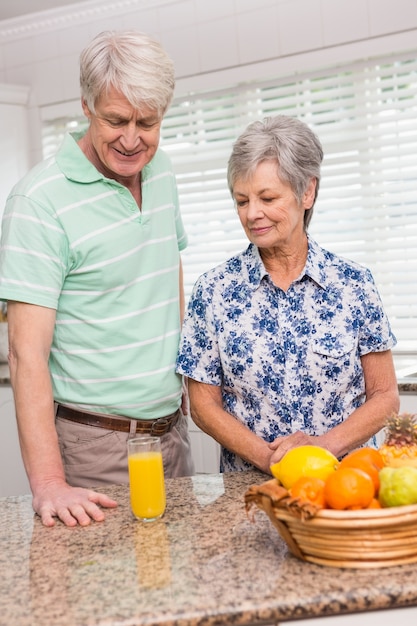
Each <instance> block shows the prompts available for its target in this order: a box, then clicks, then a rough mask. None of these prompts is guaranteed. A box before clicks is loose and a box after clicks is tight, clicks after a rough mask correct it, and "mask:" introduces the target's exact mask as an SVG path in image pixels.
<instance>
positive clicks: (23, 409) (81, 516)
mask: <svg viewBox="0 0 417 626" xmlns="http://www.w3.org/2000/svg"><path fill="white" fill-rule="evenodd" d="M7 317H8V325H9V366H10V379H11V383H12V388H13V394H14V401H15V408H16V417H17V425H18V432H19V440H20V447H21V451H22V458H23V462H24V465H25V469H26V473H27V475H28V478H29V482H30V486H31V490H32V494H33V508H34V510H35V511H36V513H38V515H40V517H41V519H42V522H43V524H45V526H52V525H53V524H54V523H55V521H54V517H59V518H60V519H61V520H62V521H63V522H64V523H65V524H66V525H67V526H75V525H76V524H77V523H79V524H81V525H83V526H85V525H87V524H89V523H90V521H91V519H93V520H95V521H101V520H103V519H104V513H103V511H102V510H101V509H100V508H99V507H98V506H97V505H101V506H104V507H113V506H116V503H115V502H114V500H111V499H110V498H108V497H107V496H105V495H103V494H98V493H95V492H94V491H90V490H88V489H81V488H75V487H70V486H69V485H68V484H67V483H66V481H65V474H64V468H63V464H62V459H61V455H60V452H59V446H58V436H57V432H56V428H55V415H54V400H53V395H52V386H51V379H50V373H49V369H48V359H49V352H50V347H51V343H52V336H53V332H54V325H55V311H54V310H53V309H49V308H46V307H40V306H35V305H32V304H26V303H22V302H9V303H8V305H7Z"/></svg>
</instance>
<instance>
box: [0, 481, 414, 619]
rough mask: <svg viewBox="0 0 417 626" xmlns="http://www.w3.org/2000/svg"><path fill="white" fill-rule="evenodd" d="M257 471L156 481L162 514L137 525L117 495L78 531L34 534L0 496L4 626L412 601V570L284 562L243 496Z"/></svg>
mask: <svg viewBox="0 0 417 626" xmlns="http://www.w3.org/2000/svg"><path fill="white" fill-rule="evenodd" d="M265 478H266V476H265V475H264V474H262V473H260V472H236V473H230V474H210V475H209V474H205V475H198V476H194V477H192V478H178V479H169V480H167V481H166V482H167V510H166V514H165V516H164V517H163V518H162V519H161V520H158V521H157V522H154V523H151V524H148V525H146V524H142V523H140V522H138V521H136V520H135V519H134V518H133V516H132V514H131V512H130V507H129V494H128V488H127V487H124V486H111V487H108V488H105V489H104V488H103V489H102V491H103V492H105V493H108V494H109V495H110V496H112V497H115V498H116V499H117V500H118V502H119V506H118V508H117V509H114V510H108V511H107V514H106V520H105V521H104V522H102V523H93V524H91V525H90V526H88V527H85V528H81V527H77V528H66V527H65V526H63V525H62V524H61V523H57V525H56V526H55V527H53V528H46V527H44V526H42V524H41V522H40V520H39V518H38V517H37V516H36V515H34V513H33V511H32V509H31V498H30V496H20V497H8V498H3V499H0V568H1V572H2V574H1V578H0V624H1V625H2V626H3V625H4V626H6V625H7V626H139V625H146V626H153V625H156V624H158V625H162V626H174V625H175V626H179V625H181V626H202V625H204V626H214V625H215V624H217V625H218V624H225V623H228V624H235V625H242V624H251V625H252V626H253V625H255V624H265V623H276V622H279V621H287V620H288V621H291V620H294V619H297V618H304V619H306V618H311V617H315V616H321V615H336V614H343V613H352V612H360V611H371V610H374V609H386V608H398V607H405V606H415V605H416V604H417V566H416V565H403V566H396V567H389V568H384V569H378V570H375V569H370V570H361V569H350V570H349V569H336V568H332V567H323V566H320V565H313V564H309V563H305V562H303V561H300V560H298V559H296V558H295V557H294V556H292V555H291V554H290V553H289V552H288V550H287V547H286V544H285V543H284V541H283V540H282V539H281V537H280V536H279V535H278V533H277V531H276V530H275V528H274V527H273V526H272V524H271V522H270V520H269V519H268V518H267V516H266V515H265V513H264V512H263V511H257V513H256V516H255V521H254V522H251V521H250V520H249V519H248V518H247V516H246V512H245V509H244V494H245V492H246V490H247V488H248V487H249V486H251V485H253V484H259V483H261V482H263V481H264V480H265Z"/></svg>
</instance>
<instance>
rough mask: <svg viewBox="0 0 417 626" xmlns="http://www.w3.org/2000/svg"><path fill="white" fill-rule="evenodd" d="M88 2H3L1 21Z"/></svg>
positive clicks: (39, 0)
mask: <svg viewBox="0 0 417 626" xmlns="http://www.w3.org/2000/svg"><path fill="white" fill-rule="evenodd" d="M83 2H88V0H11V1H10V0H1V1H0V20H8V19H11V18H13V17H20V16H22V15H27V14H28V13H38V12H39V11H47V10H48V9H57V8H60V7H65V6H71V5H73V4H81V3H83Z"/></svg>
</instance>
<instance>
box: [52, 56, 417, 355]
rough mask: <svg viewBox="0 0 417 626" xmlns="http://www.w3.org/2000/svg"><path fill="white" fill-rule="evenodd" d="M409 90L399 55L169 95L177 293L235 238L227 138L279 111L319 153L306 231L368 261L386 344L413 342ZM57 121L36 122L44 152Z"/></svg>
mask: <svg viewBox="0 0 417 626" xmlns="http://www.w3.org/2000/svg"><path fill="white" fill-rule="evenodd" d="M415 56H417V55H415ZM416 94H417V58H414V55H410V57H409V58H407V57H402V58H398V59H396V60H393V59H392V58H390V59H384V60H382V59H381V60H379V61H378V62H377V61H373V62H372V63H370V62H369V63H363V64H360V65H355V66H354V67H352V66H350V67H346V68H337V70H333V71H329V70H327V71H323V72H322V73H316V74H314V75H313V74H310V75H305V76H297V77H296V78H294V79H292V80H289V79H288V78H287V79H286V80H283V79H277V80H276V81H270V82H269V83H263V84H256V85H254V84H250V85H246V86H236V87H231V88H230V90H227V91H225V90H223V91H221V92H216V93H207V94H195V95H192V96H189V97H186V98H185V97H184V98H179V99H177V100H175V101H174V103H173V104H172V106H171V108H170V110H169V112H168V114H167V116H166V118H165V120H164V123H163V128H162V141H161V145H162V146H163V147H164V149H165V150H166V151H167V152H168V153H169V154H170V156H171V159H172V161H173V164H174V169H175V172H176V174H177V180H178V187H179V193H180V203H181V211H182V215H183V219H184V223H185V226H186V230H187V233H188V236H189V247H188V248H187V250H186V251H185V252H184V253H183V262H184V274H185V287H186V295H187V296H188V295H189V293H190V291H191V287H192V285H193V284H194V281H195V280H196V278H197V277H198V276H199V275H200V274H201V273H202V272H204V271H205V270H207V269H209V268H211V267H213V266H214V265H215V264H217V263H220V262H222V261H223V260H225V259H227V258H228V257H229V256H231V255H232V254H234V253H235V252H237V251H240V250H242V249H243V248H244V247H246V245H247V240H246V237H245V235H244V234H243V231H242V228H241V226H240V223H239V220H238V218H237V215H236V212H235V210H234V207H233V203H232V200H231V198H230V195H229V192H228V189H227V184H226V168H227V160H228V157H229V154H230V151H231V147H232V143H233V141H234V140H235V139H236V137H237V136H238V134H239V133H240V132H241V131H242V130H243V129H244V128H245V127H246V126H247V124H248V123H250V122H251V121H253V120H255V119H261V118H263V117H265V116H269V115H276V114H285V115H291V116H295V117H298V118H300V119H302V120H304V121H305V122H306V123H307V124H309V125H310V126H311V128H313V130H315V132H316V133H317V134H318V136H319V137H320V140H321V142H322V144H323V148H324V153H325V158H324V162H323V168H322V182H321V187H320V192H319V197H318V200H317V203H316V207H315V211H314V216H313V219H312V222H311V225H310V232H311V234H312V235H313V236H314V237H315V238H316V239H317V240H318V242H319V243H320V244H321V245H323V246H324V247H326V248H328V249H330V250H332V251H334V252H336V253H338V254H341V255H343V256H346V257H348V258H351V259H354V260H356V261H358V262H360V263H362V264H364V265H366V266H367V267H369V268H370V269H371V270H372V272H373V274H374V277H375V279H376V282H377V285H378V287H379V290H380V292H381V295H382V298H383V301H384V304H385V308H386V310H387V313H388V315H389V317H390V319H391V323H392V326H393V329H394V332H395V334H396V335H397V339H398V340H399V344H398V349H399V350H400V351H409V350H410V351H417V279H416V269H417V97H416ZM69 121H70V120H62V119H61V120H55V121H53V122H50V123H48V124H47V125H46V126H45V138H44V144H45V154H48V151H49V153H50V152H52V151H53V150H55V149H56V146H57V142H56V138H57V137H58V136H59V135H60V134H61V136H62V132H64V130H65V129H66V128H67V127H68V123H69ZM71 123H72V124H73V125H74V124H77V123H78V124H84V123H85V122H84V120H83V118H81V117H79V118H74V119H72V120H71Z"/></svg>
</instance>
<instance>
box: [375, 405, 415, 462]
mask: <svg viewBox="0 0 417 626" xmlns="http://www.w3.org/2000/svg"><path fill="white" fill-rule="evenodd" d="M385 433H386V434H385V441H384V443H383V444H382V446H381V447H380V448H379V452H380V454H381V456H382V458H383V459H384V462H385V465H387V466H388V467H402V466H408V467H417V415H412V414H411V413H402V414H400V415H397V414H394V415H391V417H389V418H388V419H387V422H386V424H385Z"/></svg>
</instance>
